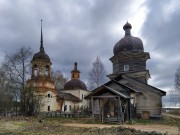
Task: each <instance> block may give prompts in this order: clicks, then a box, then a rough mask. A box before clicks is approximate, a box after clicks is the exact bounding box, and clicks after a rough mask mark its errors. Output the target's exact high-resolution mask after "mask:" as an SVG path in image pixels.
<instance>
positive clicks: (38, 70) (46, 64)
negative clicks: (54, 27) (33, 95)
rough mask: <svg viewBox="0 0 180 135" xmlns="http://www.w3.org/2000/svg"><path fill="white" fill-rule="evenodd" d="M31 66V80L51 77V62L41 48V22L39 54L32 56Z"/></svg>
mask: <svg viewBox="0 0 180 135" xmlns="http://www.w3.org/2000/svg"><path fill="white" fill-rule="evenodd" d="M31 64H32V75H31V78H37V77H45V78H50V77H51V65H52V63H51V61H50V58H49V56H48V55H47V54H46V53H45V50H44V46H43V32H42V20H41V38H40V48H39V52H38V53H36V54H34V56H33V59H32V61H31Z"/></svg>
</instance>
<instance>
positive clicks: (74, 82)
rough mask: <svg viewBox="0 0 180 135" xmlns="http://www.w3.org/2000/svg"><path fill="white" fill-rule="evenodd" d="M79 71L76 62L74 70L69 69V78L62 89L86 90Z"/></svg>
mask: <svg viewBox="0 0 180 135" xmlns="http://www.w3.org/2000/svg"><path fill="white" fill-rule="evenodd" d="M79 78H80V71H79V70H78V69H77V62H75V63H74V70H72V71H71V80H70V81H68V82H67V83H66V84H65V86H64V89H65V90H78V89H81V90H87V87H86V84H85V83H84V82H83V81H81V80H80V79H79Z"/></svg>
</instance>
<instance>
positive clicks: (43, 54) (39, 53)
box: [32, 20, 50, 62]
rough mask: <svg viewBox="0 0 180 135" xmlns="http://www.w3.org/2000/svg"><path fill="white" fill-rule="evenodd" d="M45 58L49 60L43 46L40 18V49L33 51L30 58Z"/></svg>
mask: <svg viewBox="0 0 180 135" xmlns="http://www.w3.org/2000/svg"><path fill="white" fill-rule="evenodd" d="M37 59H38V60H45V61H47V62H50V58H49V56H48V55H47V54H46V53H45V50H44V46H43V34H42V20H41V40H40V49H39V52H38V53H35V54H34V56H33V59H32V60H37Z"/></svg>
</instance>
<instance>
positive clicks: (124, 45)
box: [113, 22, 144, 55]
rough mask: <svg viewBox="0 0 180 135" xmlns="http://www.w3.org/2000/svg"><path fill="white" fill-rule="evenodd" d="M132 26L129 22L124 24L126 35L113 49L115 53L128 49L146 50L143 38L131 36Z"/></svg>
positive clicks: (134, 50)
mask: <svg viewBox="0 0 180 135" xmlns="http://www.w3.org/2000/svg"><path fill="white" fill-rule="evenodd" d="M131 28H132V26H131V24H130V23H128V22H127V23H126V24H125V25H124V26H123V29H124V31H125V36H124V37H123V38H122V39H121V40H119V41H118V42H117V43H116V44H115V46H114V49H113V51H114V55H118V54H119V53H122V52H127V51H131V52H132V51H133V52H144V47H143V42H142V40H141V39H140V38H138V37H133V36H131Z"/></svg>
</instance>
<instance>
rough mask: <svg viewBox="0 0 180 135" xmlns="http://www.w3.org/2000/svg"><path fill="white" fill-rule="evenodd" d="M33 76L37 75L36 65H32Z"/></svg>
mask: <svg viewBox="0 0 180 135" xmlns="http://www.w3.org/2000/svg"><path fill="white" fill-rule="evenodd" d="M34 76H37V65H34Z"/></svg>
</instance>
